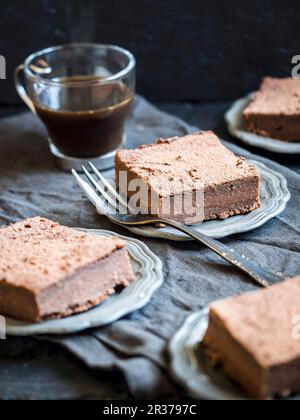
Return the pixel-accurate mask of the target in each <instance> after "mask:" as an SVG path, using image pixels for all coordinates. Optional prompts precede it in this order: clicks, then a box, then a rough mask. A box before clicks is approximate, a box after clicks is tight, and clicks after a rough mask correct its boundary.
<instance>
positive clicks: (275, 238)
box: [0, 97, 300, 398]
mask: <svg viewBox="0 0 300 420" xmlns="http://www.w3.org/2000/svg"><path fill="white" fill-rule="evenodd" d="M194 130H195V128H193V127H191V126H188V125H187V124H186V123H184V122H183V121H181V120H179V119H177V118H175V117H173V116H170V115H168V114H165V113H163V112H161V111H159V110H158V109H156V108H155V107H153V106H152V105H151V104H149V103H148V102H147V101H145V100H144V99H143V98H141V97H137V99H136V102H135V105H134V110H133V113H132V117H131V119H130V121H129V122H128V126H127V133H128V144H127V146H128V147H136V146H138V145H140V144H143V143H150V142H153V141H154V140H155V139H156V138H157V137H170V136H174V135H183V134H186V133H188V132H192V131H194ZM45 137H46V135H45V131H44V128H43V127H42V125H41V123H40V122H39V121H38V119H37V118H36V117H34V116H33V115H31V114H30V113H25V114H22V115H19V116H16V117H11V118H7V119H5V120H3V121H2V122H1V123H0V220H1V224H2V225H5V224H7V223H11V222H15V221H18V220H20V219H22V218H26V217H31V216H36V215H41V216H44V217H49V218H51V219H53V220H56V221H58V222H60V223H63V224H66V225H68V226H74V227H84V228H99V229H101V228H103V229H109V230H113V231H115V232H119V233H121V234H125V235H130V233H128V232H127V231H126V230H124V229H121V228H118V227H116V226H114V225H112V224H111V223H110V222H108V221H107V220H106V219H105V218H104V217H101V216H99V215H98V214H97V213H96V211H95V209H94V208H93V206H92V205H91V204H90V203H89V202H88V201H87V199H86V198H85V197H84V195H83V194H82V193H81V191H80V190H79V188H78V187H77V185H76V183H75V182H74V180H73V178H72V176H71V175H70V174H67V173H62V172H60V171H59V170H57V169H56V168H55V166H54V164H53V162H52V158H51V156H50V154H49V151H48V147H47V143H46V141H45ZM225 144H226V146H228V147H229V148H230V149H231V150H232V151H233V152H235V153H236V154H239V155H243V156H246V157H247V158H251V159H256V160H259V161H261V162H263V163H265V164H266V165H268V166H269V167H271V168H272V169H274V170H276V171H278V172H280V173H282V174H283V175H284V176H285V177H286V178H287V180H288V185H289V189H290V191H291V194H292V199H291V201H290V202H289V204H288V206H287V209H286V211H285V212H284V213H283V214H282V215H280V216H279V217H277V218H276V219H274V220H272V221H269V222H268V223H267V224H266V225H265V226H263V227H261V228H260V229H257V230H255V231H252V232H249V233H244V234H239V235H235V236H231V237H228V238H226V239H223V240H222V241H223V242H224V243H227V244H228V245H229V246H231V247H233V248H234V249H235V250H236V251H237V252H240V253H244V254H246V255H248V256H249V257H250V258H251V259H252V260H253V261H255V262H256V263H257V264H261V265H264V266H266V267H271V268H272V269H274V270H278V271H282V272H284V273H285V274H286V275H287V276H293V275H296V274H299V273H300V254H299V251H300V218H299V208H300V174H297V173H296V172H294V171H292V170H289V169H288V168H287V167H284V166H281V165H279V164H276V163H274V162H272V161H269V160H266V159H263V158H261V157H259V156H255V155H253V154H251V153H249V152H247V151H246V150H243V149H241V148H239V147H237V146H234V145H233V144H231V143H226V142H225ZM140 239H141V240H142V241H144V242H145V243H146V244H147V245H148V246H149V247H150V248H151V249H152V250H153V251H154V252H155V253H156V254H157V255H158V256H159V257H160V258H161V259H162V261H163V266H164V276H165V281H164V285H163V286H162V287H161V289H160V290H159V291H157V292H156V293H155V295H154V296H153V298H152V300H151V302H150V303H149V304H148V305H147V306H145V307H144V308H143V309H141V310H139V311H137V312H135V313H132V314H131V315H129V316H127V317H125V318H123V319H121V320H119V321H118V322H115V323H114V324H113V325H109V326H106V327H104V328H99V329H95V330H93V331H86V332H83V333H80V334H76V335H71V336H66V337H49V338H47V339H49V340H52V341H55V342H56V343H59V344H60V345H62V346H63V347H64V348H65V349H67V350H68V351H69V352H71V353H73V354H74V355H76V356H77V357H78V358H79V359H80V360H82V361H83V362H84V363H85V364H86V365H87V366H88V367H90V368H91V369H100V370H107V371H114V370H116V369H117V370H119V371H121V372H122V373H123V375H124V377H125V379H126V381H127V384H128V387H129V389H130V391H131V393H132V395H133V396H135V397H137V398H167V397H168V398H171V397H174V396H176V391H175V388H174V386H173V384H172V381H171V379H170V377H169V374H168V368H169V359H168V352H167V344H168V341H169V339H170V337H171V336H172V335H173V334H174V332H175V331H176V329H177V328H178V327H179V326H180V325H181V323H182V322H183V320H184V319H185V317H186V316H187V315H189V314H190V313H191V312H192V311H194V310H197V309H199V308H202V307H204V306H206V305H207V304H208V303H209V302H211V301H212V300H215V299H220V298H224V297H227V296H230V295H233V294H236V293H240V292H245V291H249V290H254V289H255V288H256V286H255V285H253V284H252V283H251V281H250V280H249V279H248V278H247V277H246V276H244V275H242V274H241V273H240V272H238V271H237V270H236V269H235V268H233V267H231V266H230V265H228V264H227V263H225V262H224V261H222V260H221V259H220V258H219V257H218V256H216V255H214V253H213V252H212V251H210V250H208V249H206V248H205V247H202V246H201V245H199V244H198V243H195V242H185V243H182V242H168V241H165V240H160V239H144V238H140Z"/></svg>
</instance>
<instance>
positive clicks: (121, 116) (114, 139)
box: [15, 44, 135, 170]
mask: <svg viewBox="0 0 300 420" xmlns="http://www.w3.org/2000/svg"><path fill="white" fill-rule="evenodd" d="M15 82H16V88H17V91H18V93H19V95H20V96H21V98H22V99H23V100H24V102H25V103H26V104H27V105H28V107H29V108H30V109H31V110H32V112H33V113H34V114H36V115H38V116H39V117H40V119H41V120H42V121H43V123H44V124H45V126H46V128H47V131H48V134H49V145H50V150H51V152H52V154H53V155H54V157H55V159H56V161H57V162H58V164H59V166H60V167H61V168H62V169H64V170H69V169H71V168H74V169H77V170H79V169H80V167H81V165H82V164H85V163H86V162H87V161H92V162H93V163H94V164H95V165H96V166H97V167H98V168H99V169H100V170H104V169H108V168H109V167H112V166H113V161H114V155H115V152H116V150H117V149H118V148H119V147H121V146H122V145H123V144H124V142H125V138H126V136H125V122H126V118H127V117H128V115H129V113H130V110H131V106H132V103H133V99H134V93H135V59H134V57H133V55H132V54H131V53H130V52H129V51H127V50H125V49H123V48H120V47H117V46H113V45H101V44H70V45H64V46H59V47H53V48H48V49H46V50H42V51H39V52H37V53H35V54H33V55H31V56H30V57H28V58H27V59H26V60H25V63H24V64H22V65H21V66H19V67H18V68H17V69H16V72H15Z"/></svg>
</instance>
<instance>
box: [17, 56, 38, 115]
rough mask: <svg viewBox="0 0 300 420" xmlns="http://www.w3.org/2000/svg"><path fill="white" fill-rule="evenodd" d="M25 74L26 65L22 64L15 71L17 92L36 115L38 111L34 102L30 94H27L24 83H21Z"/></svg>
mask: <svg viewBox="0 0 300 420" xmlns="http://www.w3.org/2000/svg"><path fill="white" fill-rule="evenodd" d="M23 72H24V65H23V64H21V65H20V66H18V67H17V68H16V70H15V86H16V89H17V92H18V94H19V96H20V97H21V99H23V101H24V102H25V104H26V105H27V106H28V108H29V109H30V110H31V111H32V112H33V113H34V114H35V115H36V109H35V106H34V104H33V102H32V100H31V99H30V98H29V96H28V93H27V92H26V89H25V87H24V84H23V82H22V81H21V74H22V73H23Z"/></svg>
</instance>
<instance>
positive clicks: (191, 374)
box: [169, 308, 299, 400]
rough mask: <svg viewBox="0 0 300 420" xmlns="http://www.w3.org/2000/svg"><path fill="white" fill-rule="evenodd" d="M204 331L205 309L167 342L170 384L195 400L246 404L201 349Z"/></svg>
mask: <svg viewBox="0 0 300 420" xmlns="http://www.w3.org/2000/svg"><path fill="white" fill-rule="evenodd" d="M207 327H208V308H206V309H204V310H202V311H199V312H195V313H194V314H192V315H190V316H189V317H188V318H187V319H186V321H185V322H184V324H183V325H182V326H181V328H180V329H179V330H178V331H177V333H176V334H175V335H174V337H173V338H172V340H171V341H170V344H169V353H170V356H171V374H172V376H173V378H174V380H175V381H176V382H177V383H178V384H180V385H181V386H182V387H183V388H184V390H185V391H186V393H187V394H188V395H189V396H191V397H192V398H195V399H205V400H248V399H249V398H248V397H247V395H246V394H245V392H244V391H243V390H241V389H240V388H239V387H238V386H237V385H235V384H234V383H233V382H232V381H231V380H230V379H229V378H228V377H227V376H226V375H225V374H224V373H223V372H222V371H221V370H220V369H215V368H213V367H212V365H211V363H210V361H209V359H208V357H207V356H206V355H205V354H204V352H203V350H202V349H201V342H202V341H203V338H204V335H205V333H206V330H207ZM298 397H299V396H295V397H294V398H295V399H298Z"/></svg>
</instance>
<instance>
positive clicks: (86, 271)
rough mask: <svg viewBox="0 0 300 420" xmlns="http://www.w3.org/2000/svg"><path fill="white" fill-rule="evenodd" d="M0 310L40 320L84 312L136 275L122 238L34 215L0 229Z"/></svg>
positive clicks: (26, 318) (11, 314)
mask: <svg viewBox="0 0 300 420" xmlns="http://www.w3.org/2000/svg"><path fill="white" fill-rule="evenodd" d="M0 247H1V253H0V314H1V315H8V316H11V317H14V318H17V319H22V320H27V321H33V322H39V321H42V320H44V319H49V318H62V317H66V316H69V315H72V314H75V313H78V312H82V311H85V310H87V309H89V308H91V307H93V306H95V305H97V304H99V303H100V302H102V301H103V300H105V299H106V298H107V297H108V296H109V295H111V294H113V293H115V290H116V287H117V286H123V287H125V286H128V285H129V284H130V283H131V282H132V281H133V280H134V274H133V271H132V267H131V263H130V259H129V255H128V252H127V250H126V248H125V243H124V242H123V241H121V240H120V239H119V238H116V237H104V236H103V237H101V236H96V235H90V234H87V233H83V232H79V231H75V230H73V229H70V228H67V227H64V226H61V225H59V224H58V223H55V222H52V221H50V220H47V219H44V218H41V217H36V218H32V219H28V220H25V221H22V222H19V223H16V224H14V225H11V226H8V227H4V228H1V229H0Z"/></svg>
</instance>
